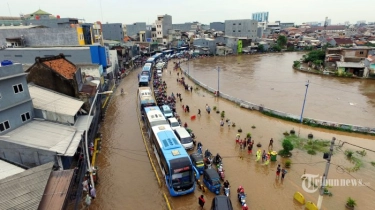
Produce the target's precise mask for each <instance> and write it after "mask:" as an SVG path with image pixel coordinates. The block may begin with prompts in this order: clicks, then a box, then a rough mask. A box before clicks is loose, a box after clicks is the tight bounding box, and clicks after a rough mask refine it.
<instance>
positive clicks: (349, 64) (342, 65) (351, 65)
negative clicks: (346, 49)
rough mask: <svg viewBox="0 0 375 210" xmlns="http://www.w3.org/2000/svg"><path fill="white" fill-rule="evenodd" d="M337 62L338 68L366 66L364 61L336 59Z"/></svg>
mask: <svg viewBox="0 0 375 210" xmlns="http://www.w3.org/2000/svg"><path fill="white" fill-rule="evenodd" d="M336 64H337V67H338V68H340V67H342V68H365V66H364V65H363V63H355V62H341V61H336Z"/></svg>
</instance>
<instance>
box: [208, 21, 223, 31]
mask: <svg viewBox="0 0 375 210" xmlns="http://www.w3.org/2000/svg"><path fill="white" fill-rule="evenodd" d="M210 29H214V30H215V31H225V24H224V23H223V22H212V23H210Z"/></svg>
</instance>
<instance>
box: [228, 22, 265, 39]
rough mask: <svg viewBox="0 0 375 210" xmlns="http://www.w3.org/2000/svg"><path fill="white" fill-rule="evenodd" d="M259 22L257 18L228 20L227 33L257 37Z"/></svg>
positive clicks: (229, 34)
mask: <svg viewBox="0 0 375 210" xmlns="http://www.w3.org/2000/svg"><path fill="white" fill-rule="evenodd" d="M257 30H258V22H257V21H256V20H250V19H242V20H226V21H225V35H226V36H235V37H246V38H248V39H255V38H256V37H257Z"/></svg>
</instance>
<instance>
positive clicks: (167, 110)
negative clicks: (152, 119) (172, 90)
mask: <svg viewBox="0 0 375 210" xmlns="http://www.w3.org/2000/svg"><path fill="white" fill-rule="evenodd" d="M161 111H162V112H163V114H164V117H165V118H170V117H173V113H172V110H171V108H170V107H169V106H168V105H163V106H161Z"/></svg>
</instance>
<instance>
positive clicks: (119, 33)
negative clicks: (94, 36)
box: [102, 23, 124, 42]
mask: <svg viewBox="0 0 375 210" xmlns="http://www.w3.org/2000/svg"><path fill="white" fill-rule="evenodd" d="M102 33H103V39H105V40H113V41H119V42H123V41H124V30H123V26H122V23H106V24H102Z"/></svg>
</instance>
